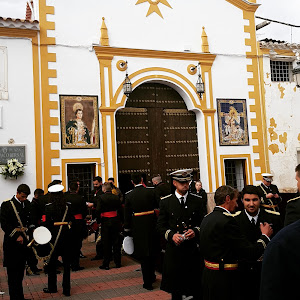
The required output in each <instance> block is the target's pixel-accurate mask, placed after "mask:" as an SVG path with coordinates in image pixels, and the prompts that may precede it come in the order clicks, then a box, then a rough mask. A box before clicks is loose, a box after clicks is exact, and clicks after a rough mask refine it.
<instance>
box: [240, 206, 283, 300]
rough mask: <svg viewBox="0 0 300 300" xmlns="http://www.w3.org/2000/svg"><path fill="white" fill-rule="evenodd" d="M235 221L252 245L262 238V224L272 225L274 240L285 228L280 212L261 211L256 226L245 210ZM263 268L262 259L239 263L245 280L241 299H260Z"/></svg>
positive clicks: (241, 275) (242, 285)
mask: <svg viewBox="0 0 300 300" xmlns="http://www.w3.org/2000/svg"><path fill="white" fill-rule="evenodd" d="M235 219H236V221H237V223H238V225H239V226H240V229H241V231H242V233H243V234H244V235H245V236H246V238H247V240H248V241H249V242H251V243H256V241H257V240H258V239H259V238H260V236H261V231H260V223H264V222H267V223H269V224H271V226H272V228H273V235H272V236H271V238H273V237H274V236H275V234H276V233H277V232H278V231H279V230H280V229H282V226H283V224H282V220H281V217H280V214H279V213H278V212H274V211H271V210H265V209H263V208H261V209H260V210H259V214H258V218H257V222H256V224H255V225H254V224H252V223H251V222H250V220H249V218H248V216H247V214H246V212H245V210H242V211H239V212H237V213H236V214H235ZM261 266H262V260H261V259H259V260H257V259H256V260H245V259H244V260H240V261H239V274H240V278H243V280H242V281H241V298H243V299H245V300H248V299H249V300H255V299H259V287H260V274H261ZM249 282H251V287H252V288H251V289H249Z"/></svg>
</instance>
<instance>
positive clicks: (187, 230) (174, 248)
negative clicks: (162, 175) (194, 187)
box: [157, 169, 205, 300]
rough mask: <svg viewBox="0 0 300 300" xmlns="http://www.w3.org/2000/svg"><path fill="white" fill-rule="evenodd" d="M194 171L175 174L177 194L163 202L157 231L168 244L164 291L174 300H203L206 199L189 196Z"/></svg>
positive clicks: (165, 260)
mask: <svg viewBox="0 0 300 300" xmlns="http://www.w3.org/2000/svg"><path fill="white" fill-rule="evenodd" d="M192 171H193V170H191V169H187V170H178V171H176V172H173V173H171V174H170V175H171V176H172V178H173V185H174V186H175V188H176V190H175V194H171V195H169V196H166V197H164V198H162V199H161V201H160V212H159V217H158V222H157V228H158V231H159V233H160V234H161V235H163V236H164V237H165V239H166V241H167V245H166V252H165V257H164V262H163V271H162V282H161V289H162V290H164V291H166V292H168V293H172V299H173V300H177V299H182V296H183V295H185V296H193V299H201V274H202V261H201V257H200V253H199V249H198V242H199V232H200V223H201V221H202V219H203V217H204V215H205V211H204V210H203V207H204V205H203V203H201V201H202V199H201V198H200V197H198V196H196V195H194V194H191V193H189V192H188V190H189V182H190V181H191V179H192V176H191V173H192Z"/></svg>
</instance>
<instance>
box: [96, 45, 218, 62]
mask: <svg viewBox="0 0 300 300" xmlns="http://www.w3.org/2000/svg"><path fill="white" fill-rule="evenodd" d="M93 47H94V49H95V52H96V55H97V57H101V56H109V55H113V56H126V57H143V58H159V59H174V60H195V61H200V62H201V64H202V65H205V64H207V65H212V63H213V62H214V60H215V58H216V55H214V54H211V53H194V52H174V51H159V50H144V49H132V48H118V47H102V46H100V45H93Z"/></svg>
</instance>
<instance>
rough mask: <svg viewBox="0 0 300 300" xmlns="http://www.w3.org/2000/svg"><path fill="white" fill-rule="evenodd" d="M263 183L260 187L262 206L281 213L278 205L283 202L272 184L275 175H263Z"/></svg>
mask: <svg viewBox="0 0 300 300" xmlns="http://www.w3.org/2000/svg"><path fill="white" fill-rule="evenodd" d="M261 175H262V182H261V183H260V185H259V186H258V187H259V189H260V190H259V192H260V194H259V196H260V197H261V198H262V201H261V206H262V207H264V208H266V209H270V210H273V211H278V212H279V207H278V204H279V202H280V201H281V200H282V199H281V197H280V196H279V191H278V188H277V186H276V185H275V184H272V181H273V175H272V174H271V173H262V174H261Z"/></svg>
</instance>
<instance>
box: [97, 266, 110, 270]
mask: <svg viewBox="0 0 300 300" xmlns="http://www.w3.org/2000/svg"><path fill="white" fill-rule="evenodd" d="M99 269H102V270H109V267H108V266H103V265H102V266H100V267H99Z"/></svg>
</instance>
